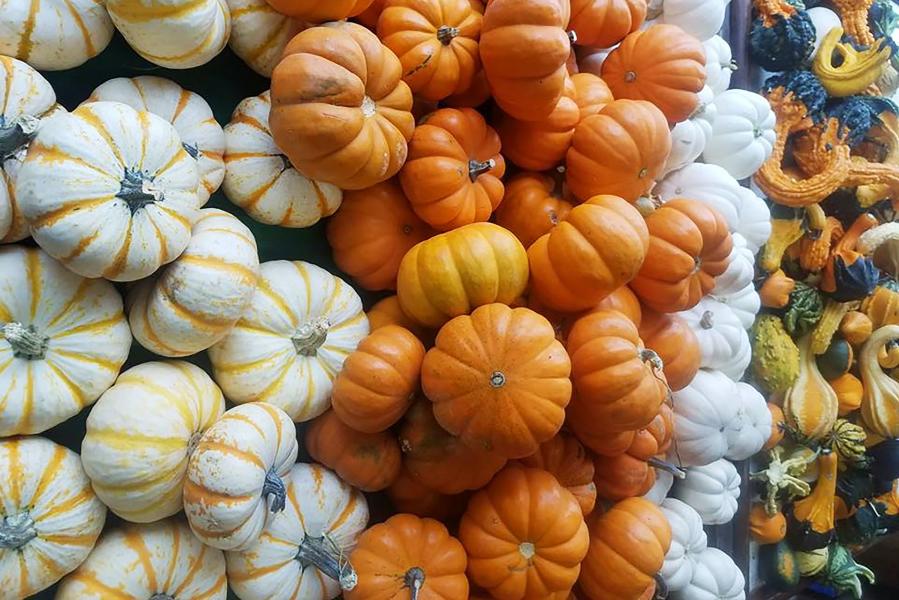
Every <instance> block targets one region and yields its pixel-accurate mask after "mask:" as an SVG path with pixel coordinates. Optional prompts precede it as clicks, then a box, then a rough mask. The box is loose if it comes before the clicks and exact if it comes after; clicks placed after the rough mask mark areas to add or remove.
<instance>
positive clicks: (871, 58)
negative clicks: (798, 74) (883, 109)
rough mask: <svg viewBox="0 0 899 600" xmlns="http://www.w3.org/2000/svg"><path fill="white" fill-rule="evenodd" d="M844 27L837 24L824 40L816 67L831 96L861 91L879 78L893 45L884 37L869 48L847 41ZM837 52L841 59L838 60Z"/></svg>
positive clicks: (815, 70) (843, 95)
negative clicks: (857, 46)
mask: <svg viewBox="0 0 899 600" xmlns="http://www.w3.org/2000/svg"><path fill="white" fill-rule="evenodd" d="M842 37H843V28H842V27H834V28H833V29H831V30H830V31H829V32H827V35H825V36H824V39H823V41H822V42H821V47H820V48H819V49H818V53H817V54H816V55H815V62H814V63H813V64H812V71H813V72H814V73H815V75H817V76H818V79H819V80H820V81H821V85H823V86H824V89H825V90H827V93H828V94H830V95H831V96H836V97H840V98H842V97H845V96H852V95H854V94H860V93H862V92H863V91H865V89H866V88H867V87H868V86H869V85H871V84H872V83H874V82H875V81H877V79H878V78H879V77H880V75H881V74H882V73H883V70H884V68H886V65H887V61H888V60H889V57H890V48H889V46H887V45H886V44H884V43H883V40H881V41H880V42H878V43H875V44H874V45H872V46H871V47H870V48H867V49H865V50H856V49H855V48H854V47H853V46H852V44H849V43H843V42H841V41H840V39H841V38H842ZM834 55H837V56H838V57H839V60H836V61H834Z"/></svg>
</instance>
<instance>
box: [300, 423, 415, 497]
mask: <svg viewBox="0 0 899 600" xmlns="http://www.w3.org/2000/svg"><path fill="white" fill-rule="evenodd" d="M305 442H306V451H307V452H308V453H309V456H311V457H312V459H313V460H314V461H316V462H319V463H321V464H323V465H324V466H326V467H328V468H329V469H331V470H332V471H334V472H335V473H337V475H338V476H339V477H340V478H341V479H343V480H344V481H346V482H347V483H348V484H350V485H351V486H353V487H357V488H359V489H360V490H362V491H363V492H377V491H380V490H383V489H385V488H387V487H388V486H389V485H390V484H391V483H393V482H394V480H396V478H397V477H398V476H399V474H400V466H401V457H400V446H399V444H398V443H397V441H396V438H394V437H393V436H392V435H391V434H390V433H388V432H381V433H362V432H361V431H356V430H354V429H351V428H350V427H349V426H347V425H345V424H344V423H343V421H341V420H340V419H339V418H338V417H337V415H336V414H335V413H334V411H333V410H329V411H328V412H326V413H324V414H323V415H321V416H319V417H316V418H315V420H313V421H312V422H311V423H310V424H309V427H308V428H307V429H306V435H305Z"/></svg>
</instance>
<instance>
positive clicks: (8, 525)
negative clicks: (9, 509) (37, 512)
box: [0, 511, 37, 550]
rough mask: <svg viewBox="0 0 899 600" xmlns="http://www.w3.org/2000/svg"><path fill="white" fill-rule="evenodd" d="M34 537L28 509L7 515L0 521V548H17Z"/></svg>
mask: <svg viewBox="0 0 899 600" xmlns="http://www.w3.org/2000/svg"><path fill="white" fill-rule="evenodd" d="M36 537H37V529H35V527H34V519H32V518H31V514H30V513H29V512H28V511H24V512H20V513H18V514H16V515H8V516H6V517H4V518H3V521H2V522H0V548H3V549H5V550H18V549H19V548H21V547H22V546H24V545H25V544H27V543H28V542H30V541H31V540H33V539H34V538H36Z"/></svg>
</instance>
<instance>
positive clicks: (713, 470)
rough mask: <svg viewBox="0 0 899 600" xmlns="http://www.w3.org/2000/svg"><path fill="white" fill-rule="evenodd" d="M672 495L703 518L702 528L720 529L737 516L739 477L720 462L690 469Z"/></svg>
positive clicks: (723, 461)
mask: <svg viewBox="0 0 899 600" xmlns="http://www.w3.org/2000/svg"><path fill="white" fill-rule="evenodd" d="M672 495H673V496H674V497H675V498H677V499H678V500H681V501H683V502H686V503H687V504H689V505H690V506H691V507H693V509H694V510H696V512H698V513H699V515H700V516H701V517H702V522H703V524H705V525H722V524H724V523H728V522H730V520H731V519H733V518H734V515H735V514H736V512H737V500H738V499H739V497H740V474H739V473H737V469H736V468H735V467H734V465H733V464H732V463H731V462H730V461H728V460H725V459H723V458H721V459H718V460H716V461H715V462H713V463H710V464H708V465H704V466H696V467H690V468H689V469H687V476H686V477H685V478H684V479H682V480H680V481H678V482H677V483H676V484H675V486H674V491H673V493H672ZM694 576H695V575H694Z"/></svg>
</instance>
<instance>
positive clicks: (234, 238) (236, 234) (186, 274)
mask: <svg viewBox="0 0 899 600" xmlns="http://www.w3.org/2000/svg"><path fill="white" fill-rule="evenodd" d="M258 277H259V256H258V254H257V252H256V239H255V238H254V237H253V234H252V232H250V230H249V229H247V227H246V225H244V224H243V223H241V222H240V221H239V220H237V218H236V217H234V216H232V215H230V214H228V213H226V212H225V211H223V210H219V209H217V208H204V209H203V210H201V211H200V219H199V220H198V221H197V222H196V223H195V224H194V227H193V236H192V237H191V238H190V244H188V245H187V249H186V250H185V251H184V253H183V254H182V255H181V256H179V257H178V258H177V259H175V261H174V262H172V263H170V264H169V265H166V266H165V267H164V268H163V269H162V271H161V272H160V275H159V277H155V278H152V279H145V280H144V281H141V282H139V283H137V284H136V285H135V286H134V287H132V288H131V290H130V291H129V293H128V318H129V321H130V322H131V331H132V332H133V333H134V337H135V339H137V341H138V342H140V343H141V345H142V346H143V347H144V348H147V349H148V350H150V351H152V352H154V353H156V354H159V355H161V356H171V357H177V356H187V355H189V354H195V353H197V352H200V351H201V350H205V349H206V348H208V347H210V346H211V345H213V344H214V343H216V342H217V341H219V340H220V339H222V338H223V337H224V336H226V335H227V334H228V332H229V331H230V330H231V328H232V327H233V326H234V324H235V323H236V322H237V320H238V319H239V318H240V317H241V315H242V314H243V312H244V310H245V309H246V307H247V305H248V304H249V302H250V299H251V298H252V297H253V292H254V290H255V289H256V281H257V279H258Z"/></svg>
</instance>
